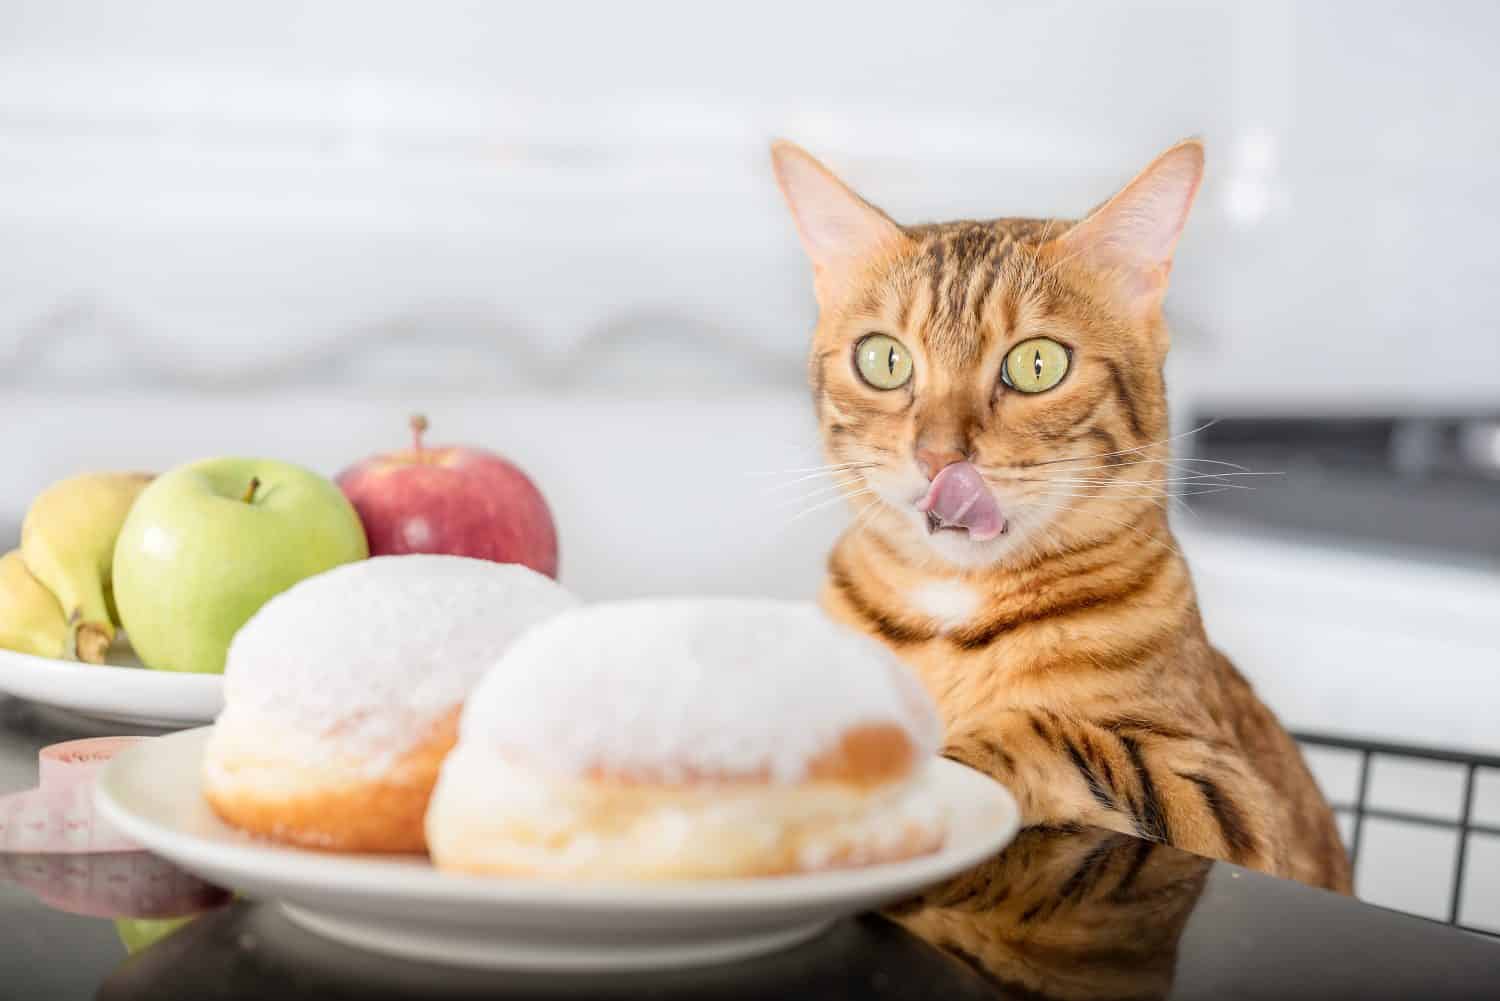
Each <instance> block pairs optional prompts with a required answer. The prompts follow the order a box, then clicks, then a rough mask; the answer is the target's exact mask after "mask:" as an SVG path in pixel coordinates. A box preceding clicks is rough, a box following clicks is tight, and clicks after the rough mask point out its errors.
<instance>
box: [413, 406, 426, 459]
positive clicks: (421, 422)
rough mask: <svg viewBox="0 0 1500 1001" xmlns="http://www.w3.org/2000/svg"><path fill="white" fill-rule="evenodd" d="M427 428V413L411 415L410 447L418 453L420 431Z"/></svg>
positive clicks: (419, 449)
mask: <svg viewBox="0 0 1500 1001" xmlns="http://www.w3.org/2000/svg"><path fill="white" fill-rule="evenodd" d="M426 430H427V415H425V414H412V415H411V447H412V451H414V452H416V453H417V454H418V455H421V454H422V433H423V432H424V431H426Z"/></svg>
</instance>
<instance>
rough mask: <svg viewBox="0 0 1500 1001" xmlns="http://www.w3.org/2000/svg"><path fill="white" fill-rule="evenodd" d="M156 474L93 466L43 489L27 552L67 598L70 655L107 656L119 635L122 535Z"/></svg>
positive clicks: (31, 564)
mask: <svg viewBox="0 0 1500 1001" xmlns="http://www.w3.org/2000/svg"><path fill="white" fill-rule="evenodd" d="M149 482H151V475H150V474H148V473H86V474H84V475H82V476H74V477H71V478H70V479H66V480H63V481H61V482H59V483H54V484H53V485H52V486H50V487H48V488H47V489H46V490H43V491H42V492H41V494H40V495H39V496H38V497H37V499H36V500H34V501H32V503H31V509H30V510H29V511H27V512H26V520H25V521H23V522H22V523H21V556H22V557H23V558H24V559H25V561H26V567H27V569H29V570H30V571H31V574H32V576H34V577H35V578H36V579H37V580H39V581H41V582H42V584H44V585H46V587H47V588H48V589H49V590H51V591H52V593H53V594H55V595H56V596H57V600H58V603H59V604H60V605H62V611H63V617H64V618H65V619H66V620H67V624H68V631H67V633H68V634H67V643H66V651H65V653H66V655H67V656H69V657H72V658H75V659H77V660H86V661H88V662H89V663H92V664H102V663H104V654H105V652H106V651H107V650H108V649H109V645H110V644H111V643H113V642H114V639H115V624H114V619H113V618H112V617H111V615H112V613H113V611H114V600H113V595H112V594H111V587H110V568H111V566H112V565H113V563H114V556H115V539H116V538H117V537H118V536H119V534H120V526H121V525H122V524H124V522H125V515H126V514H127V513H129V511H130V505H132V504H134V503H135V499H136V497H137V496H138V495H139V494H140V492H141V490H142V489H144V488H145V486H146V484H147V483H149Z"/></svg>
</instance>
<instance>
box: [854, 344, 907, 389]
mask: <svg viewBox="0 0 1500 1001" xmlns="http://www.w3.org/2000/svg"><path fill="white" fill-rule="evenodd" d="M854 368H855V370H856V371H857V372H859V377H860V378H861V379H863V380H865V382H867V383H869V384H870V385H871V386H874V387H875V388H876V389H900V388H901V387H902V386H904V385H906V384H907V382H909V381H910V380H911V354H910V353H909V352H908V351H907V350H906V345H904V344H902V343H901V342H900V341H898V340H896V338H894V337H889V336H887V335H885V334H867V335H865V336H864V337H862V338H860V341H859V343H858V344H856V345H854Z"/></svg>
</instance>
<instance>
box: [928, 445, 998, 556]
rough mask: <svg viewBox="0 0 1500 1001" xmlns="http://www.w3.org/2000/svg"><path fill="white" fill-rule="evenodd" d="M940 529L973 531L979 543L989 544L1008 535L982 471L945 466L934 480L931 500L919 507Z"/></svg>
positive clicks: (966, 465)
mask: <svg viewBox="0 0 1500 1001" xmlns="http://www.w3.org/2000/svg"><path fill="white" fill-rule="evenodd" d="M917 510H918V511H923V512H926V514H927V515H928V516H929V519H934V518H935V519H936V520H937V521H938V522H939V525H938V526H937V527H940V528H941V527H946V526H956V527H958V528H966V529H968V530H969V538H970V539H973V540H974V541H975V542H988V541H989V540H990V539H993V538H995V537H996V536H997V535H999V534H1000V533H1001V532H1003V531H1005V515H1003V514H1001V513H1000V505H999V504H996V503H995V496H994V495H993V494H991V493H990V488H989V487H988V486H987V485H986V484H985V482H984V477H982V476H980V475H979V470H977V469H975V468H974V467H973V466H971V465H969V463H967V462H955V463H953V464H951V465H948V466H944V467H943V468H942V469H941V470H940V471H939V472H938V474H937V475H936V476H934V477H933V478H932V485H931V486H930V487H928V488H927V496H926V497H923V498H922V500H921V501H920V502H918V504H917Z"/></svg>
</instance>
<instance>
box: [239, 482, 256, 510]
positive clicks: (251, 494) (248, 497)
mask: <svg viewBox="0 0 1500 1001" xmlns="http://www.w3.org/2000/svg"><path fill="white" fill-rule="evenodd" d="M259 489H260V477H259V476H252V477H250V489H248V490H246V491H245V496H244V497H241V498H240V499H241V500H242V501H244V502H245V503H246V504H250V503H252V502H253V501H254V500H255V491H257V490H259Z"/></svg>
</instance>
